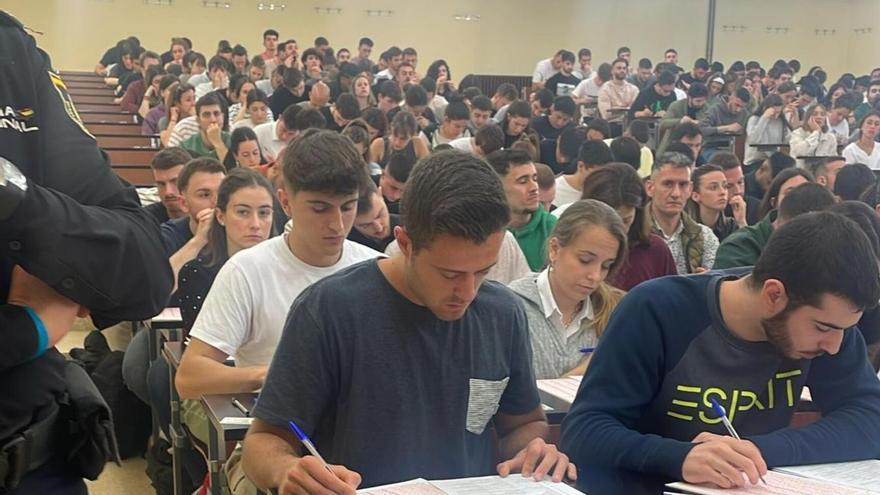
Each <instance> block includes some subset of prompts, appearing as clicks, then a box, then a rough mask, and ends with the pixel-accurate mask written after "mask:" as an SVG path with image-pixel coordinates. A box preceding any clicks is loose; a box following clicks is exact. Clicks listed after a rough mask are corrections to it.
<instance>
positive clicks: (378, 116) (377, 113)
mask: <svg viewBox="0 0 880 495" xmlns="http://www.w3.org/2000/svg"><path fill="white" fill-rule="evenodd" d="M361 118H362V119H364V122H366V123H367V125H369V126H370V127H372V128H373V129H376V130H377V131H379V132H378V137H381V136H384V135H385V133H386V132H387V131H388V116H387V115H385V112H383V111H382V110H379V109H378V108H376V107H369V108H365V109H364V110H363V111H362V112H361Z"/></svg>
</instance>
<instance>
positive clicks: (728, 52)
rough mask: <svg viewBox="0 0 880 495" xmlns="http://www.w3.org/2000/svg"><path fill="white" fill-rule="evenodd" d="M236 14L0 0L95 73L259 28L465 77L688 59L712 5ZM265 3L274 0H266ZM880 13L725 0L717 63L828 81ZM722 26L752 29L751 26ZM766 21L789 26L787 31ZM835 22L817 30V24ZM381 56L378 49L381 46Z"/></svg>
mask: <svg viewBox="0 0 880 495" xmlns="http://www.w3.org/2000/svg"><path fill="white" fill-rule="evenodd" d="M229 1H230V2H231V4H232V7H231V8H230V9H214V8H205V7H203V6H202V2H201V1H200V0H174V4H173V5H172V6H170V7H163V6H151V5H145V4H144V2H143V1H142V0H0V8H3V9H5V10H7V11H9V12H11V13H12V14H13V15H15V16H17V17H18V18H19V19H20V20H22V21H23V22H24V23H25V24H26V25H28V26H29V27H31V28H33V29H34V30H37V31H41V32H43V33H44V34H43V35H41V36H37V39H38V43H39V44H40V45H41V46H42V47H43V48H44V49H46V50H47V51H48V52H49V53H50V54H51V55H52V58H53V61H54V64H55V66H56V67H58V68H63V69H90V68H92V67H93V66H94V63H95V61H97V59H98V58H99V57H100V55H101V53H102V52H103V50H104V49H106V48H107V47H109V46H111V45H112V44H113V43H115V42H116V40H118V39H120V38H123V37H125V36H126V35H128V34H131V33H134V34H137V35H138V36H139V37H140V38H141V41H142V42H143V44H144V45H145V46H148V47H150V48H152V49H156V50H160V49H161V50H164V49H167V45H168V40H169V38H170V37H171V36H175V35H187V36H189V37H190V38H191V39H192V40H193V42H194V43H195V46H196V49H198V50H200V51H202V52H204V53H206V54H210V53H211V52H213V50H214V47H215V46H216V42H217V40H219V39H220V38H225V39H229V40H230V41H232V42H233V43H235V42H242V44H244V45H245V46H246V47H247V48H248V50H249V52H250V53H251V54H252V55H253V54H254V53H255V52H257V51H259V50H261V46H260V34H261V33H262V31H263V29H265V28H266V27H270V26H271V27H274V28H276V29H277V30H278V31H280V32H281V33H282V38H286V37H288V36H293V37H295V38H296V39H297V40H298V41H299V43H300V47H303V46H304V45H309V44H310V43H311V41H312V40H313V39H314V37H315V36H318V35H325V36H327V37H328V38H329V39H330V41H331V43H332V44H333V46H334V47H335V48H341V47H348V48H354V45H355V43H356V42H357V39H358V38H359V37H360V36H361V35H367V36H370V37H371V38H373V40H375V41H376V43H377V52H378V51H381V49H382V48H384V47H387V46H389V45H391V44H397V45H399V46H401V47H405V46H410V45H411V46H414V47H416V48H417V49H418V50H419V58H420V67H421V68H422V69H424V68H425V67H427V65H428V64H429V63H430V61H431V60H433V59H435V58H440V57H444V58H446V59H447V60H448V62H449V63H450V65H451V67H452V70H453V74H454V76H455V77H456V78H460V77H461V76H463V75H464V74H466V73H468V72H483V73H505V74H529V73H531V70H532V68H533V67H534V64H535V62H536V61H537V60H539V59H540V58H544V57H547V56H549V55H550V54H552V52H554V51H555V50H556V49H557V48H559V47H568V48H569V49H572V50H573V51H576V50H577V49H578V48H580V47H583V46H586V47H590V48H591V49H592V50H593V54H594V60H596V61H603V60H610V59H612V58H613V57H614V55H615V50H616V48H617V47H618V46H619V45H621V44H626V45H628V46H630V48H632V50H633V56H634V57H635V58H636V59H638V58H640V57H649V58H651V59H652V60H654V61H655V62H656V61H657V60H659V59H660V57H662V55H663V51H664V50H665V49H666V48H667V47H670V46H672V47H675V48H677V49H678V50H679V53H680V60H681V62H682V64H683V65H685V66H689V65H690V62H691V61H692V60H693V59H694V58H696V57H698V56H702V55H703V54H704V51H705V36H706V15H707V4H708V1H707V0H543V1H535V0H480V1H475V0H443V1H432V0H408V1H406V2H404V1H399V0H380V1H374V0H368V1H358V0H326V1H300V0H273V1H275V2H276V3H286V4H287V9H286V10H285V11H284V12H273V13H269V12H260V11H258V10H257V8H256V4H257V3H259V2H258V0H229ZM267 1H268V0H267ZM316 6H322V7H323V6H327V7H340V8H342V9H343V12H342V14H340V15H335V14H334V15H319V14H316V13H315V10H314V7H316ZM368 8H371V9H390V10H393V11H394V15H393V16H392V17H369V16H367V15H366V13H365V12H364V11H365V10H366V9H368ZM455 14H477V15H480V16H481V17H482V20H481V21H480V22H461V21H455V20H454V19H453V16H454V15H455ZM878 19H880V7H878V6H877V2H876V1H875V0H718V11H717V20H716V28H717V29H716V39H715V58H716V59H717V60H721V61H723V62H725V63H730V62H731V61H732V60H734V59H742V60H744V61H745V60H749V59H757V60H759V61H761V62H762V63H764V64H770V63H772V62H773V60H775V59H776V58H779V57H780V56H781V57H783V58H792V57H794V58H798V59H800V60H801V62H802V63H803V65H804V69H805V70H806V69H807V68H809V66H811V65H822V66H823V67H825V68H826V69H827V70H828V72H829V73H830V74H831V75H832V77H836V75H837V74H839V73H841V72H843V71H845V70H847V69H850V68H851V69H854V70H857V71H866V70H868V69H870V68H871V67H873V66H874V65H875V64H877V63H878V62H880V60H878V59H880V57H878V56H880V49H878V47H877V36H878V33H877V32H875V33H873V34H870V35H861V36H859V35H855V34H854V33H853V32H852V28H854V27H861V26H862V25H873V24H876V21H877V20H878ZM724 24H728V25H745V26H748V30H747V31H746V32H744V33H738V32H725V31H724V30H723V29H722V26H723V25H724ZM766 26H788V27H790V28H791V30H790V31H789V32H788V34H785V35H774V34H767V33H765V31H764V28H765V27H766ZM817 27H818V28H828V29H830V28H836V29H837V34H836V35H834V36H816V35H815V34H814V32H813V30H814V29H815V28H817ZM377 54H378V53H377Z"/></svg>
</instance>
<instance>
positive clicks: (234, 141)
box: [223, 127, 268, 177]
mask: <svg viewBox="0 0 880 495" xmlns="http://www.w3.org/2000/svg"><path fill="white" fill-rule="evenodd" d="M266 163H267V162H266V159H265V158H263V152H262V151H261V150H260V143H259V141H258V139H257V134H256V133H255V132H254V130H253V129H251V128H249V127H239V128H238V129H236V130H234V131H232V134H231V135H230V136H229V153H226V158H225V159H224V160H223V166H224V167H226V170H232V169H234V168H238V167H241V168H247V169H251V170H253V171H255V172H258V173H259V174H260V175H262V176H263V177H266V175H267V173H268V172H267V168H268V166H267V165H266Z"/></svg>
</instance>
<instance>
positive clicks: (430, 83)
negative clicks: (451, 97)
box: [419, 76, 437, 93]
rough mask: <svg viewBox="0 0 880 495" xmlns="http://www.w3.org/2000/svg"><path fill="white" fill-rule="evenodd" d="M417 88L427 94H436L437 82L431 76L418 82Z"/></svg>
mask: <svg viewBox="0 0 880 495" xmlns="http://www.w3.org/2000/svg"><path fill="white" fill-rule="evenodd" d="M419 86H421V87H423V88H425V91H426V92H428V93H436V92H437V80H435V79H434V78H433V77H431V76H425V77H423V78H422V79H421V80H420V81H419Z"/></svg>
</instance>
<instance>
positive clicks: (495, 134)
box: [474, 124, 504, 155]
mask: <svg viewBox="0 0 880 495" xmlns="http://www.w3.org/2000/svg"><path fill="white" fill-rule="evenodd" d="M474 144H476V145H477V146H479V147H480V150H482V152H483V154H484V155H488V154H489V153H492V152H494V151H498V150H500V149H501V148H503V147H504V131H502V130H501V128H500V127H498V126H497V125H491V124H490V125H484V126H483V127H481V128H480V129H478V130H477V133H476V134H474Z"/></svg>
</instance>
